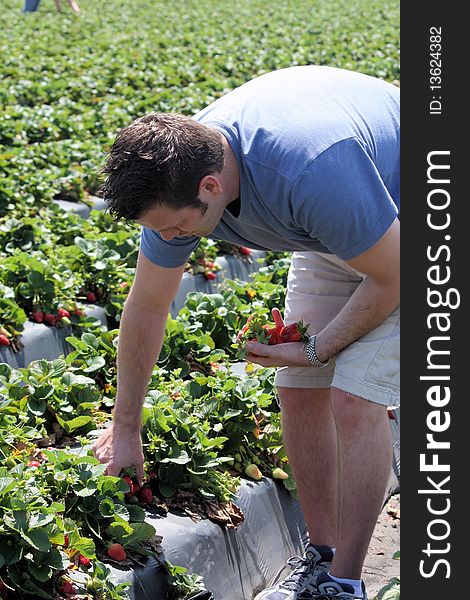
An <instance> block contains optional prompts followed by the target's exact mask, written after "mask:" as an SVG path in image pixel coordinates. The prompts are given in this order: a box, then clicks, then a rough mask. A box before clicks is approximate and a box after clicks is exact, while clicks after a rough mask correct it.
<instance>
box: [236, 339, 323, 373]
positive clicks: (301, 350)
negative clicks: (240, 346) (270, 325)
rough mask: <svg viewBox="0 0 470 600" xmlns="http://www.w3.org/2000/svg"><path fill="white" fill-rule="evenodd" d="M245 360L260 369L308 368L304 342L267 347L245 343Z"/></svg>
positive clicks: (308, 363) (257, 343) (265, 345)
mask: <svg viewBox="0 0 470 600" xmlns="http://www.w3.org/2000/svg"><path fill="white" fill-rule="evenodd" d="M245 349H246V351H247V355H246V356H245V360H247V361H248V362H252V363H256V364H257V365H261V366H262V367H310V366H311V365H310V362H309V360H308V358H307V353H306V350H305V343H304V342H289V343H287V344H275V345H274V346H268V345H267V344H260V343H259V342H247V343H246V345H245Z"/></svg>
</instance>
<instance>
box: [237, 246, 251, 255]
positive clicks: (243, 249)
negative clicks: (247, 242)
mask: <svg viewBox="0 0 470 600" xmlns="http://www.w3.org/2000/svg"><path fill="white" fill-rule="evenodd" d="M240 254H243V256H249V255H250V254H251V249H250V248H247V247H246V246H242V247H241V248H240Z"/></svg>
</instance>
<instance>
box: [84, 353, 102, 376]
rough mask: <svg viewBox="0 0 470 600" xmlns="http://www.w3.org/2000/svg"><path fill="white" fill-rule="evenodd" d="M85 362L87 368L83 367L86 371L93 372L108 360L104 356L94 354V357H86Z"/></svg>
mask: <svg viewBox="0 0 470 600" xmlns="http://www.w3.org/2000/svg"><path fill="white" fill-rule="evenodd" d="M85 364H86V365H87V366H86V368H85V369H83V372H84V373H92V372H93V371H98V369H101V368H102V367H104V366H105V364H106V361H105V359H104V358H103V357H102V356H93V357H92V358H86V359H85Z"/></svg>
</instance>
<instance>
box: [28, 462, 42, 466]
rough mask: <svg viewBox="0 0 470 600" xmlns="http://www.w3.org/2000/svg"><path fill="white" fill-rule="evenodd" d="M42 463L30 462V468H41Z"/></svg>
mask: <svg viewBox="0 0 470 600" xmlns="http://www.w3.org/2000/svg"><path fill="white" fill-rule="evenodd" d="M40 466H41V463H40V462H39V461H38V460H30V461H29V463H28V467H40Z"/></svg>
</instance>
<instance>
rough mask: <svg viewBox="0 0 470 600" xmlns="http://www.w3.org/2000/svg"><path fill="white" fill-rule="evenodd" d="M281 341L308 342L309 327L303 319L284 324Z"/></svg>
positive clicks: (280, 334)
mask: <svg viewBox="0 0 470 600" xmlns="http://www.w3.org/2000/svg"><path fill="white" fill-rule="evenodd" d="M279 341H280V343H281V344H286V343H288V342H307V341H308V333H307V327H305V325H304V324H303V323H302V321H297V323H291V324H290V325H284V327H283V328H282V329H281V331H280V332H279Z"/></svg>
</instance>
